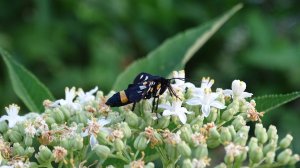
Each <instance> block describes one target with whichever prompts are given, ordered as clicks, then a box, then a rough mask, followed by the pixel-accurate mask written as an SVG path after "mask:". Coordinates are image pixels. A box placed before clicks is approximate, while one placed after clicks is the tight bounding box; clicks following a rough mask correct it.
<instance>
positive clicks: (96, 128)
mask: <svg viewBox="0 0 300 168" xmlns="http://www.w3.org/2000/svg"><path fill="white" fill-rule="evenodd" d="M109 123H110V121H109V120H107V119H105V118H100V119H99V120H98V121H96V120H95V119H94V118H93V119H91V120H88V126H87V128H86V129H85V131H84V132H83V133H81V136H82V137H86V136H88V135H90V145H91V147H92V148H93V147H94V146H95V145H96V144H98V141H97V139H96V135H97V134H98V133H99V132H100V131H105V132H109V129H108V128H105V127H104V126H105V125H107V124H109Z"/></svg>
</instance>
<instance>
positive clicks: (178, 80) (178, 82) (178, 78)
mask: <svg viewBox="0 0 300 168" xmlns="http://www.w3.org/2000/svg"><path fill="white" fill-rule="evenodd" d="M173 78H175V83H174V84H172V87H173V88H175V89H179V90H181V91H184V90H185V88H195V85H194V84H192V83H190V82H185V72H184V70H181V71H173Z"/></svg>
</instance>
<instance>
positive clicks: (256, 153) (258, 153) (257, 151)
mask: <svg viewBox="0 0 300 168" xmlns="http://www.w3.org/2000/svg"><path fill="white" fill-rule="evenodd" d="M263 157H264V154H263V151H262V149H261V148H260V147H255V148H254V149H252V150H249V158H250V160H251V161H252V162H253V163H258V162H260V161H261V160H262V159H263Z"/></svg>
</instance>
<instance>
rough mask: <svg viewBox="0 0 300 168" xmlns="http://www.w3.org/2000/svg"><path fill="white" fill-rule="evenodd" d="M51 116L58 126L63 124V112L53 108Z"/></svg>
mask: <svg viewBox="0 0 300 168" xmlns="http://www.w3.org/2000/svg"><path fill="white" fill-rule="evenodd" d="M51 116H52V117H53V118H54V120H55V121H56V123H58V124H62V123H64V122H65V116H64V114H63V112H62V111H61V110H60V109H58V108H55V109H54V110H53V111H52V113H51Z"/></svg>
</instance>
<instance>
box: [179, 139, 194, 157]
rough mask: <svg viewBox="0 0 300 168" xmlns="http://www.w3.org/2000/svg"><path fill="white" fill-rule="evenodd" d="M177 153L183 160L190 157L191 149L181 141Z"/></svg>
mask: <svg viewBox="0 0 300 168" xmlns="http://www.w3.org/2000/svg"><path fill="white" fill-rule="evenodd" d="M177 151H178V153H179V154H181V155H182V156H183V157H185V158H187V157H189V156H191V153H192V151H191V148H190V147H189V146H188V145H187V144H186V142H184V141H181V142H180V143H179V144H178V145H177Z"/></svg>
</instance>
